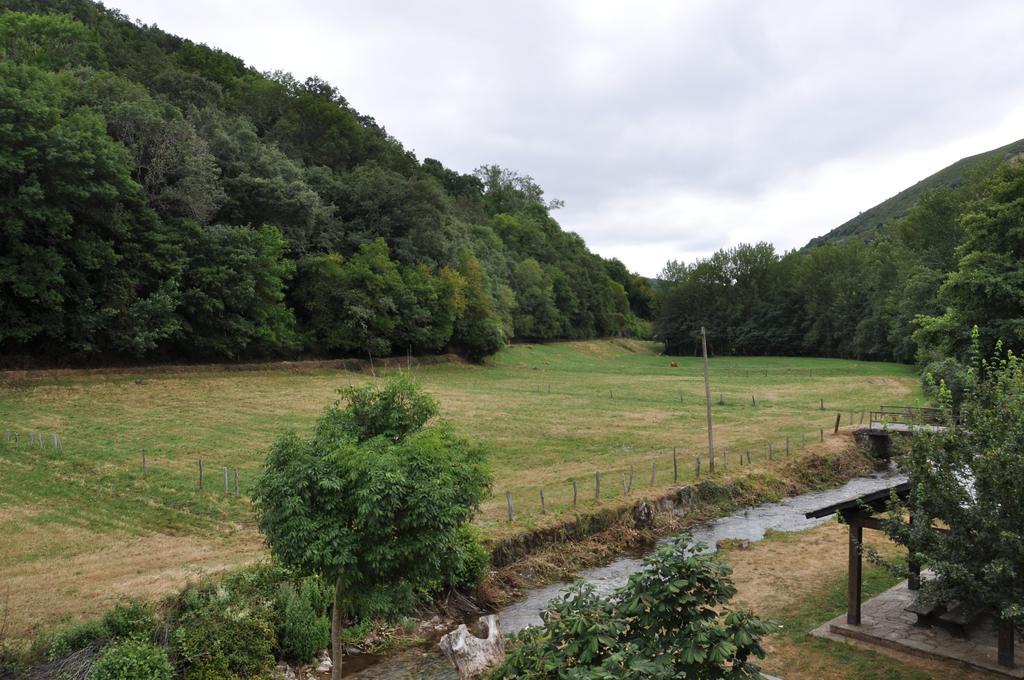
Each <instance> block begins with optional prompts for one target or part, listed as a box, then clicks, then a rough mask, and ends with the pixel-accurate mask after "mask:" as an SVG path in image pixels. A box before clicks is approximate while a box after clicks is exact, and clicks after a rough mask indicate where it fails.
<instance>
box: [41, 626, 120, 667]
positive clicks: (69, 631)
mask: <svg viewBox="0 0 1024 680" xmlns="http://www.w3.org/2000/svg"><path fill="white" fill-rule="evenodd" d="M109 639H110V631H109V630H107V627H106V625H104V623H103V622H102V621H97V620H90V621H83V622H82V623H79V624H76V625H73V626H70V627H68V628H65V629H64V630H62V631H60V632H59V633H57V634H56V635H55V636H54V637H53V639H52V640H51V641H50V645H49V649H48V650H47V652H46V656H47V658H48V659H50V660H51V661H53V660H54V659H60V658H61V657H64V656H67V655H68V654H70V653H71V652H75V651H78V650H79V649H84V648H86V647H88V646H89V645H91V644H93V643H96V642H105V641H107V640H109Z"/></svg>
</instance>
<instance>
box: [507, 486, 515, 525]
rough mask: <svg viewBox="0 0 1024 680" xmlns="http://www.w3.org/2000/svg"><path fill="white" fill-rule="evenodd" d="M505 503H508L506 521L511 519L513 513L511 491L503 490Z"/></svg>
mask: <svg viewBox="0 0 1024 680" xmlns="http://www.w3.org/2000/svg"><path fill="white" fill-rule="evenodd" d="M505 503H506V504H507V505H508V521H509V522H511V521H513V517H514V515H513V514H512V492H511V491H506V492H505Z"/></svg>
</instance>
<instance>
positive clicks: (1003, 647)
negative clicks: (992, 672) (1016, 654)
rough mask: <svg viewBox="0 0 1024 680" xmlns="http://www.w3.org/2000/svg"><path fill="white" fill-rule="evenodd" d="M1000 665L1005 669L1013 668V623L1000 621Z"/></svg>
mask: <svg viewBox="0 0 1024 680" xmlns="http://www.w3.org/2000/svg"><path fill="white" fill-rule="evenodd" d="M998 657H999V665H1000V666H1002V667H1003V668H1013V667H1014V665H1015V664H1014V660H1013V622H1012V621H1004V620H1002V619H1001V620H1000V621H999V653H998Z"/></svg>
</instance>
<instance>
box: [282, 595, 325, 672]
mask: <svg viewBox="0 0 1024 680" xmlns="http://www.w3.org/2000/svg"><path fill="white" fill-rule="evenodd" d="M329 597H330V593H328V592H327V588H326V587H324V584H323V581H321V580H320V579H319V578H306V579H303V580H302V582H301V583H300V584H299V587H298V588H296V587H295V586H294V585H292V584H291V583H282V584H281V585H280V586H279V589H278V595H277V607H276V609H277V615H278V626H277V643H278V647H279V648H280V650H281V656H282V657H283V658H285V659H288V660H289V661H298V662H303V663H308V662H310V661H312V660H313V659H314V657H316V655H317V653H318V652H319V651H320V650H322V649H326V648H327V645H328V644H329V643H330V641H331V621H330V619H329V618H328V616H327V608H328V606H329V602H330V600H329V599H328V598H329Z"/></svg>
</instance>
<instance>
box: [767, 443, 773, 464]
mask: <svg viewBox="0 0 1024 680" xmlns="http://www.w3.org/2000/svg"><path fill="white" fill-rule="evenodd" d="M772 453H773V451H772V443H771V442H768V460H772Z"/></svg>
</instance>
